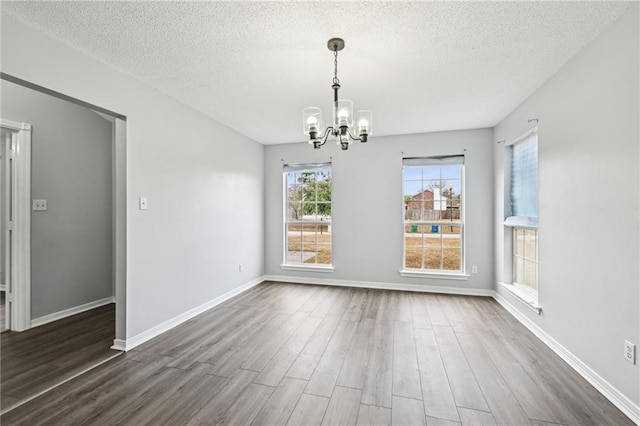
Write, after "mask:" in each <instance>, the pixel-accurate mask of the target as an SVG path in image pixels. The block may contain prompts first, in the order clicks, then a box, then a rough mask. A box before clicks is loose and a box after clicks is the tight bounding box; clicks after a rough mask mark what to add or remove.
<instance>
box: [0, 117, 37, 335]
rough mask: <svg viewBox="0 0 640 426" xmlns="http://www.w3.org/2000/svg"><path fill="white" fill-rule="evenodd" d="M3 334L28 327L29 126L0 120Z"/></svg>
mask: <svg viewBox="0 0 640 426" xmlns="http://www.w3.org/2000/svg"><path fill="white" fill-rule="evenodd" d="M0 120H1V121H0V127H1V133H0V205H1V208H0V281H1V283H0V284H1V286H0V289H1V290H2V297H1V299H2V304H1V305H0V307H1V308H0V309H1V310H2V314H3V315H2V316H3V319H2V331H6V330H14V331H24V330H27V329H29V328H30V327H31V287H30V273H31V271H30V257H31V255H30V252H31V250H30V238H31V231H30V223H31V221H30V220H29V217H28V215H29V200H30V190H31V186H30V183H31V125H30V124H27V123H19V122H14V121H10V120H7V119H4V118H2V119H0Z"/></svg>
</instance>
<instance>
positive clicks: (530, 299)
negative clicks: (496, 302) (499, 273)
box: [498, 282, 542, 315]
mask: <svg viewBox="0 0 640 426" xmlns="http://www.w3.org/2000/svg"><path fill="white" fill-rule="evenodd" d="M498 284H499V285H500V287H502V288H503V289H505V290H506V291H508V292H509V293H511V294H512V295H513V296H515V298H516V299H518V300H519V301H520V302H522V304H523V305H525V306H526V307H527V308H529V309H531V310H532V311H533V312H535V313H536V314H538V315H540V314H541V313H542V307H541V306H540V305H538V301H537V300H536V297H535V296H534V295H533V292H532V291H531V290H528V289H526V288H524V286H522V285H518V284H511V283H503V282H499V283H498Z"/></svg>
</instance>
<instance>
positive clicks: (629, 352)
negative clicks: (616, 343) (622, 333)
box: [624, 340, 636, 364]
mask: <svg viewBox="0 0 640 426" xmlns="http://www.w3.org/2000/svg"><path fill="white" fill-rule="evenodd" d="M624 359H626V360H627V361H629V362H630V363H631V364H635V363H636V345H634V344H633V343H631V342H630V341H628V340H625V341H624Z"/></svg>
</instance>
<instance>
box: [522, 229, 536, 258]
mask: <svg viewBox="0 0 640 426" xmlns="http://www.w3.org/2000/svg"><path fill="white" fill-rule="evenodd" d="M537 234H538V233H537V232H536V231H534V230H532V229H525V230H524V257H525V258H526V259H529V260H531V261H533V262H537V261H538V259H537V257H538V256H537V253H536V252H537V250H536V240H537Z"/></svg>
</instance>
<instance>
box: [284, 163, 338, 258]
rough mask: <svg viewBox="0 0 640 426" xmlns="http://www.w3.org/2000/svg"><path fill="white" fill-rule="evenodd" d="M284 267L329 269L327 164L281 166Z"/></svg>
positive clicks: (330, 187) (329, 180)
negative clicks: (282, 172)
mask: <svg viewBox="0 0 640 426" xmlns="http://www.w3.org/2000/svg"><path fill="white" fill-rule="evenodd" d="M284 186H285V192H284V194H285V195H284V204H285V205H284V211H285V226H284V229H285V235H284V240H285V243H284V246H285V248H284V262H283V263H284V266H287V265H289V266H291V265H298V266H306V267H314V266H315V267H330V266H331V263H332V255H331V254H332V247H331V240H332V239H331V231H332V230H331V189H332V182H331V163H322V164H295V165H285V166H284Z"/></svg>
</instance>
